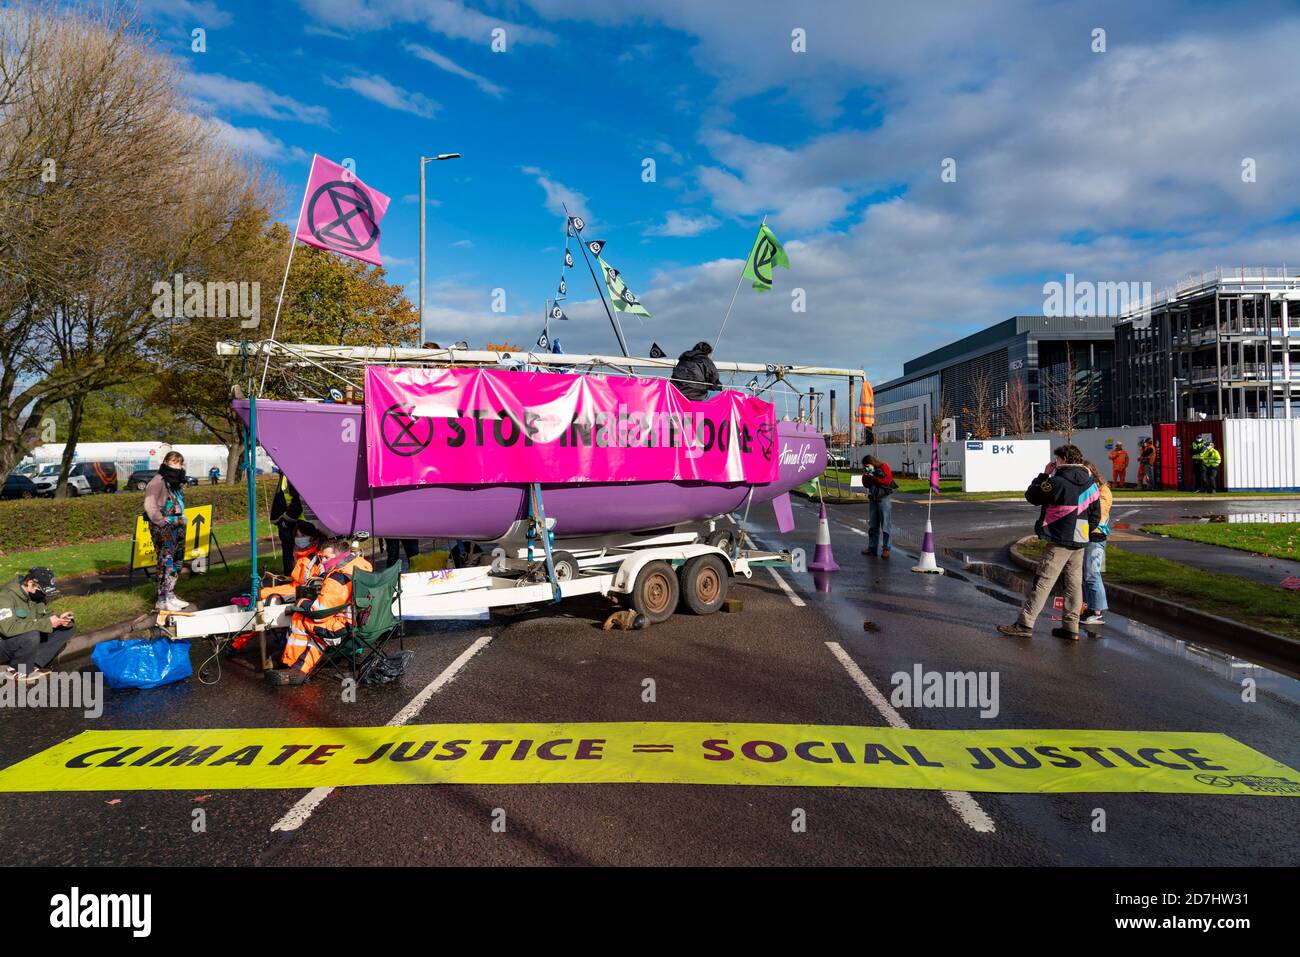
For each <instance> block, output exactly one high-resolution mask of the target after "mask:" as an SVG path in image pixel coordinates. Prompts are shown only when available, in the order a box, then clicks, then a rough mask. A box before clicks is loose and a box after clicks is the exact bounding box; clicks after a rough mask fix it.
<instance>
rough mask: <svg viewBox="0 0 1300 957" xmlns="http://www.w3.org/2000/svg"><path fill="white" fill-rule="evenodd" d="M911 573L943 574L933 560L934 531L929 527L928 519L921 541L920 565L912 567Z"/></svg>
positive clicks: (927, 519)
mask: <svg viewBox="0 0 1300 957" xmlns="http://www.w3.org/2000/svg"><path fill="white" fill-rule="evenodd" d="M912 571H914V572H926V573H927V574H930V575H942V574H943V569H942V568H940V567H939V565H938V563H937V562H935V560H934V529H933V528H931V527H930V519H929V518H928V517H927V518H926V520H925V538H923V539H921V564H919V565H913V566H912Z"/></svg>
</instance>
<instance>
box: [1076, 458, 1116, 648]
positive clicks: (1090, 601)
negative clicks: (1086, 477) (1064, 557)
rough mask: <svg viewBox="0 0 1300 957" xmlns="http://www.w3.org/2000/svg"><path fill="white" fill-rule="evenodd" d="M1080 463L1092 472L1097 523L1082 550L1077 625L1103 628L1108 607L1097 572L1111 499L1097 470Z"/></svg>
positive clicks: (1106, 535) (1103, 561)
mask: <svg viewBox="0 0 1300 957" xmlns="http://www.w3.org/2000/svg"><path fill="white" fill-rule="evenodd" d="M1083 464H1084V465H1085V466H1086V467H1087V469H1088V471H1089V472H1091V473H1092V480H1093V481H1094V482H1096V483H1097V491H1098V493H1099V495H1098V501H1099V502H1100V504H1101V520H1100V521H1099V522H1098V523H1097V527H1096V528H1094V529H1092V531H1091V532H1090V533H1089V535H1088V544H1087V546H1086V547H1085V548H1084V550H1083V611H1082V612H1080V613H1079V623H1080V624H1084V625H1104V624H1106V619H1105V617H1104V616H1103V614H1102V612H1104V611H1105V610H1106V609H1107V608H1108V607H1109V606H1108V605H1107V604H1106V583H1105V582H1103V581H1102V580H1101V570H1102V566H1104V565H1105V564H1106V539H1108V538H1110V506H1111V502H1112V501H1114V496H1113V495H1112V494H1111V491H1110V486H1109V485H1107V484H1106V480H1105V479H1104V478H1102V477H1101V469H1099V468H1097V466H1095V465H1093V464H1092V463H1091V462H1084V463H1083Z"/></svg>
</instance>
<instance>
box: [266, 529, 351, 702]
mask: <svg viewBox="0 0 1300 957" xmlns="http://www.w3.org/2000/svg"><path fill="white" fill-rule="evenodd" d="M320 557H321V559H322V564H321V569H320V577H319V578H314V579H311V580H310V581H309V582H308V583H307V584H306V585H304V586H302V587H300V588H299V589H298V590H297V594H298V602H297V604H296V605H295V606H294V613H293V619H292V622H291V624H290V625H289V637H288V640H287V641H286V642H285V645H284V655H283V657H282V658H281V659H280V660H281V662H282V663H283V664H284V665H285V667H283V668H279V669H276V670H275V671H268V672H267V673H266V677H267V680H268V681H270V682H271V683H272V684H277V685H300V684H304V683H305V682H306V681H307V676H308V675H310V674H311V673H312V671H313V670H314V669H315V668H316V666H317V665H318V664H320V661H321V659H322V658H324V657H325V649H326V648H328V647H329V646H330V645H332V644H337V643H338V642H339V641H340V640H342V639H343V638H344V636H345V635H346V634H347V631H348V629H349V628H351V627H352V624H353V622H352V576H353V575H354V574H355V573H356V572H357V571H358V570H359V571H366V572H368V571H371V570H372V569H371V566H370V562H368V561H366V559H365V558H363V557H362V556H360V555H357V554H355V553H354V552H353V551H352V548H351V546H350V545H349V543H348V540H347V539H346V538H332V539H330V540H329V541H327V542H326V543H325V544H324V545H322V546H321V550H320Z"/></svg>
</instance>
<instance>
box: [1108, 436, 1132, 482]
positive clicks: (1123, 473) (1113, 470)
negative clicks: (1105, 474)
mask: <svg viewBox="0 0 1300 957" xmlns="http://www.w3.org/2000/svg"><path fill="white" fill-rule="evenodd" d="M1127 478H1128V453H1127V452H1125V451H1124V443H1123V442H1116V443H1115V449H1114V451H1113V452H1111V453H1110V480H1111V482H1112V483H1113V484H1114V486H1115V487H1116V488H1123V487H1124V482H1125V480H1126V479H1127Z"/></svg>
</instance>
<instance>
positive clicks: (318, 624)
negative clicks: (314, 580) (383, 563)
mask: <svg viewBox="0 0 1300 957" xmlns="http://www.w3.org/2000/svg"><path fill="white" fill-rule="evenodd" d="M358 569H360V570H361V571H363V572H368V571H370V570H371V566H370V562H368V561H366V559H364V558H362V557H361V556H360V555H354V556H352V558H351V559H350V560H348V561H347V562H340V563H339V564H338V565H335V566H334V569H333V571H331V572H330V573H329V574H328V575H326V576H325V582H324V584H323V585H321V589H320V594H319V595H317V596H316V600H315V601H314V602H312V605H311V609H312V611H322V610H323V609H326V608H338V607H339V606H340V605H342V606H344V607H343V608H342V609H341V610H339V611H337V612H335V613H334V614H332V615H330V616H329V617H328V618H322V619H321V620H320V621H311V619H308V622H309V625H308V627H310V628H311V630H313V631H341V630H343V629H344V628H347V627H348V626H349V625H351V624H352V605H351V602H352V576H353V574H354V573H355V572H356V571H357V570H358Z"/></svg>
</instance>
